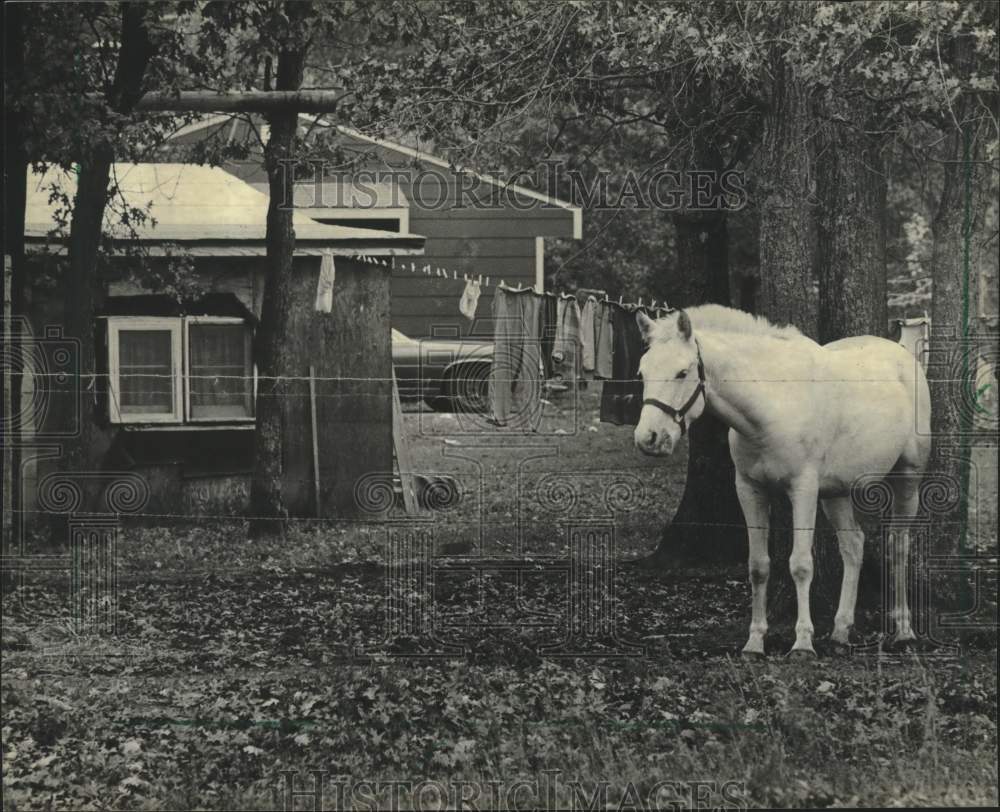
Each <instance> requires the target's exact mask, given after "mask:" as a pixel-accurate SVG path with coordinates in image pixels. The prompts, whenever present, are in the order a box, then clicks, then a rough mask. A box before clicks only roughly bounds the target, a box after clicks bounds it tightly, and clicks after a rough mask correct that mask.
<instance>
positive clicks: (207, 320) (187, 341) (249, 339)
mask: <svg viewBox="0 0 1000 812" xmlns="http://www.w3.org/2000/svg"><path fill="white" fill-rule="evenodd" d="M192 324H239V325H242V327H243V340H244V342H245V343H244V346H245V349H246V357H247V358H248V359H249V360H250V374H251V375H253V383H252V384H251V388H250V412H251V414H250V415H248V416H244V417H235V416H229V417H195V416H194V413H193V412H192V410H191V330H190V328H191V325H192ZM252 348H253V336H252V334H251V330H250V325H249V324H248V323H247V321H246V319H241V318H235V317H232V316H187V317H186V318H185V319H184V361H185V363H184V416H185V418H186V422H188V423H253V422H254V421H255V420H256V419H257V418H256V417H255V415H254V412H255V410H256V407H257V365H256V364H255V363H254V362H253V352H252Z"/></svg>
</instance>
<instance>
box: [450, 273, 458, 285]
mask: <svg viewBox="0 0 1000 812" xmlns="http://www.w3.org/2000/svg"><path fill="white" fill-rule="evenodd" d="M451 273H452V277H451V278H452V279H454V280H455V281H456V282H457V281H458V271H452V272H451Z"/></svg>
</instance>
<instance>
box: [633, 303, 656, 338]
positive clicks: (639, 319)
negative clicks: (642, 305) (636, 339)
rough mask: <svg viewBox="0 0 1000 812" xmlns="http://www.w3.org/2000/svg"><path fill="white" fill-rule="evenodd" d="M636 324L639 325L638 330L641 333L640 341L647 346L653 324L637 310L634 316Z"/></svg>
mask: <svg viewBox="0 0 1000 812" xmlns="http://www.w3.org/2000/svg"><path fill="white" fill-rule="evenodd" d="M635 321H636V324H638V325H639V330H640V331H641V332H642V340H643V341H645V342H646V343H647V344H648V343H649V337H650V335H651V334H652V332H653V325H654V324H655V323H656V322H654V321H653V320H652V319H651V318H650V317H649V316H647V315H646V314H645V313H643V312H642V311H641V310H637V311H636V314H635Z"/></svg>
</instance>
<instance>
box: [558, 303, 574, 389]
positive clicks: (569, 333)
mask: <svg viewBox="0 0 1000 812" xmlns="http://www.w3.org/2000/svg"><path fill="white" fill-rule="evenodd" d="M580 349H581V343H580V305H579V304H578V303H577V301H576V297H575V296H560V297H559V299H558V300H557V308H556V335H555V341H554V342H553V347H552V369H553V372H554V373H555V378H556V379H557V380H560V381H561V382H562V383H564V384H566V385H567V386H569V387H574V386H575V385H576V379H577V365H578V364H579V361H580Z"/></svg>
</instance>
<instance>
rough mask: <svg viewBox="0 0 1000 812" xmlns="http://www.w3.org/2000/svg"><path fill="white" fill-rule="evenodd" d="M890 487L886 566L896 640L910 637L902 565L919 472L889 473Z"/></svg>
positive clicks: (907, 549) (914, 510)
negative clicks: (889, 578)
mask: <svg viewBox="0 0 1000 812" xmlns="http://www.w3.org/2000/svg"><path fill="white" fill-rule="evenodd" d="M889 485H890V486H891V487H892V492H893V500H892V519H893V522H892V527H891V528H890V529H889V559H890V561H889V565H890V567H891V571H892V583H893V609H892V617H893V620H895V622H896V637H895V640H896V642H897V643H899V642H904V641H906V640H913V639H914V638H915V635H914V634H913V628H912V626H911V625H910V606H909V602H908V600H907V595H906V585H907V573H906V565H907V559H908V557H909V553H910V520H912V519H913V517H914V516H916V515H917V510H918V508H919V501H920V500H919V494H918V489H919V487H920V472H919V471H913V470H908V469H898V470H895V471H893V473H892V474H891V475H890V476H889Z"/></svg>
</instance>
